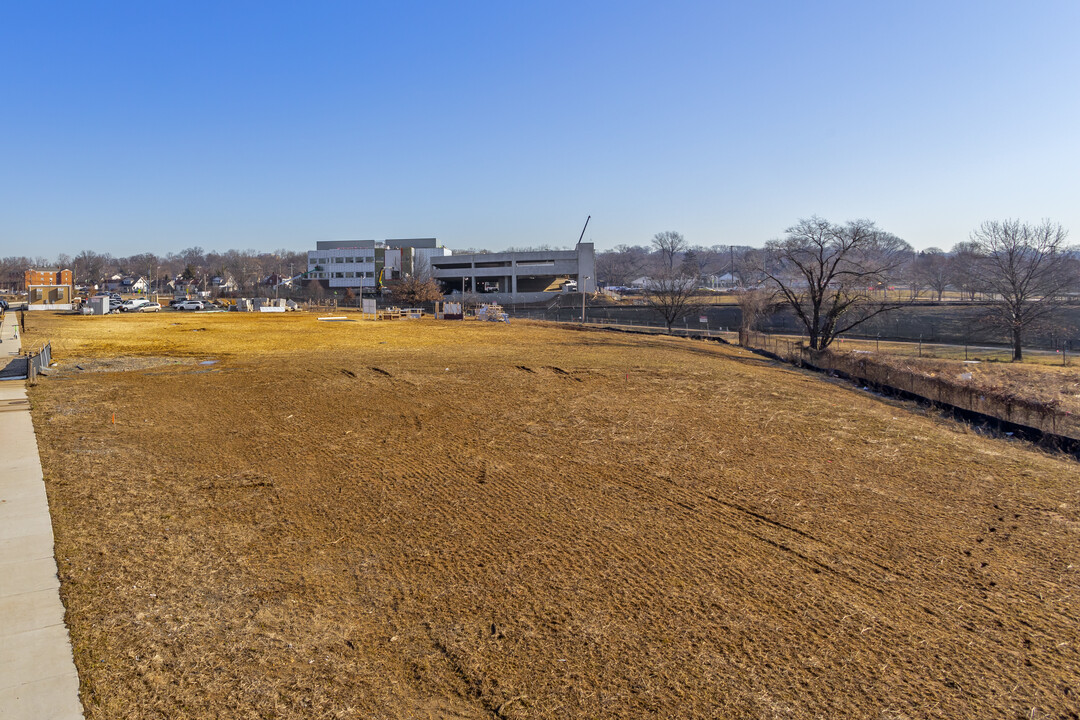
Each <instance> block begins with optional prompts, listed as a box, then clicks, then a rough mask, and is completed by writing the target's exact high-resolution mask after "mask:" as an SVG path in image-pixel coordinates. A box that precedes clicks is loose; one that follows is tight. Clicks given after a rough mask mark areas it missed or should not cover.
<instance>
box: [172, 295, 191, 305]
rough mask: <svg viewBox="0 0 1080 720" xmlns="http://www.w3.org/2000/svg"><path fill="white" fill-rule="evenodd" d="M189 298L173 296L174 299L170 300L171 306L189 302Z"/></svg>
mask: <svg viewBox="0 0 1080 720" xmlns="http://www.w3.org/2000/svg"><path fill="white" fill-rule="evenodd" d="M187 300H188V299H187V298H186V297H177V298H173V299H172V300H170V301H169V307H176V306H177V305H179V304H180V303H182V302H187Z"/></svg>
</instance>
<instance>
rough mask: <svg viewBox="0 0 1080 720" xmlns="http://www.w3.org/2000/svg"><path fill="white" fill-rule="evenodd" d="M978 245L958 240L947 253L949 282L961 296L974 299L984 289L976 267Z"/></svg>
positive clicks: (978, 251)
mask: <svg viewBox="0 0 1080 720" xmlns="http://www.w3.org/2000/svg"><path fill="white" fill-rule="evenodd" d="M979 253H980V250H979V247H978V245H977V244H976V243H975V242H973V241H964V242H958V243H956V245H953V249H952V252H951V253H950V254H949V284H951V285H952V286H953V287H955V288H956V289H957V290H959V291H960V297H961V298H967V299H968V300H974V299H975V296H976V295H977V294H978V293H980V292H982V291H984V290H985V289H986V288H985V287H983V285H982V284H981V283H982V278H981V277H980V275H979V272H978V268H977V267H976V266H977V265H978V262H979Z"/></svg>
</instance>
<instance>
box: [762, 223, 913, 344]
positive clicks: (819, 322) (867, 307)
mask: <svg viewBox="0 0 1080 720" xmlns="http://www.w3.org/2000/svg"><path fill="white" fill-rule="evenodd" d="M786 232H787V237H786V238H784V239H782V240H772V241H770V242H769V243H767V244H766V246H765V247H766V250H767V251H768V253H769V255H770V258H769V261H767V262H766V264H765V269H764V273H765V275H766V277H768V278H769V279H770V280H771V281H772V282H773V283H775V284H776V286H777V288H778V289H779V291H780V295H781V299H782V301H783V302H784V303H785V304H787V305H788V306H789V307H790V308H791V309H792V311H793V312H794V313H795V316H796V317H797V318H798V319H799V321H800V322H801V323H802V324H803V326H804V327H805V329H806V333H807V335H809V336H810V348H811V349H813V350H822V349H824V348H827V347H828V346H829V345H830V344H831V343H832V341H833V340H835V339H836V337H837V336H838V335H840V334H841V333H844V332H848V331H849V330H852V329H854V328H855V327H857V326H858V325H861V324H862V323H864V322H866V321H867V320H869V319H870V318H872V317H874V316H876V315H880V314H881V313H883V312H888V311H889V310H893V309H895V308H897V307H899V306H900V305H901V304H902V303H901V302H899V301H898V300H897V301H894V302H891V303H890V302H888V301H886V300H875V299H874V297H873V295H872V288H874V287H876V286H877V285H878V284H879V283H882V282H884V281H885V280H886V278H887V277H888V274H889V273H890V271H892V270H893V269H894V268H896V267H898V266H899V265H900V264H901V263H903V262H904V260H905V259H906V258H907V257H908V256H909V255H910V254H911V246H910V245H908V244H907V243H906V242H904V241H903V240H901V239H900V238H898V237H896V236H895V235H892V234H890V233H887V232H884V231H882V230H879V229H878V228H877V226H876V225H874V223H872V222H870V221H869V220H854V221H851V222H848V223H847V224H845V225H834V224H832V223H830V222H828V221H827V220H824V219H822V218H819V217H812V218H810V219H808V220H800V221H799V222H798V223H796V224H795V225H793V226H792V227H790V228H788V229H787V231H786ZM770 261H771V262H770Z"/></svg>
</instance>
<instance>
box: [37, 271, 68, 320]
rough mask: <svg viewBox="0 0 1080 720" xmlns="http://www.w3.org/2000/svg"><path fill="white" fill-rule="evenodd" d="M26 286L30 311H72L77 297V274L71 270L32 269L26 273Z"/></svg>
mask: <svg viewBox="0 0 1080 720" xmlns="http://www.w3.org/2000/svg"><path fill="white" fill-rule="evenodd" d="M25 284H26V292H27V308H28V309H30V310H71V309H72V307H73V305H72V303H73V302H74V297H75V274H74V273H72V272H71V271H70V270H61V269H59V268H46V269H44V270H35V269H33V268H31V269H29V270H27V271H26V276H25Z"/></svg>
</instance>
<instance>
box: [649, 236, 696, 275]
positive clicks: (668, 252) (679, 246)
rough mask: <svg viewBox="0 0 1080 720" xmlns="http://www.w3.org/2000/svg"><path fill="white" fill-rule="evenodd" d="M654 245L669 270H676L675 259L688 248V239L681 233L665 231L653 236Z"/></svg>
mask: <svg viewBox="0 0 1080 720" xmlns="http://www.w3.org/2000/svg"><path fill="white" fill-rule="evenodd" d="M652 244H653V247H654V248H655V249H656V251H657V252H658V253H659V255H660V259H661V261H662V262H663V264H664V265H666V266H667V269H668V270H674V269H675V259H676V258H677V257H678V256H679V254H680V253H682V252H683V251H685V250H686V249H687V247H688V246H687V244H686V238H684V237H683V236H682V235H681V234H680V233H677V232H673V231H671V230H665V231H664V232H659V233H656V234H655V235H653V239H652Z"/></svg>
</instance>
